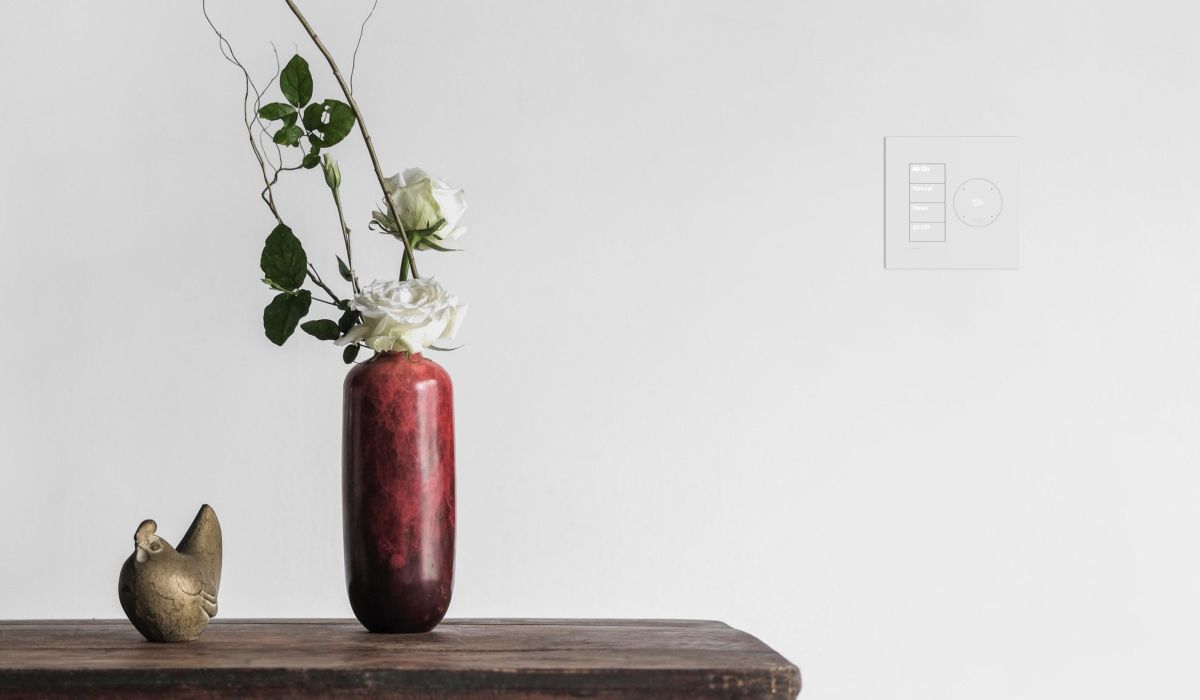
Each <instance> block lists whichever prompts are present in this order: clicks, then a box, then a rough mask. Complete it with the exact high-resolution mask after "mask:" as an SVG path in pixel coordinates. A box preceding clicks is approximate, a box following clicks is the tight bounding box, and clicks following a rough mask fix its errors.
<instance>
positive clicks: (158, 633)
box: [117, 505, 221, 642]
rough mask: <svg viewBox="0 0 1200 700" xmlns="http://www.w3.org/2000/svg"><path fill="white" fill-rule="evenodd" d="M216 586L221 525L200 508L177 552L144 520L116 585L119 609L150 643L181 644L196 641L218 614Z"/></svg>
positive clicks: (214, 515) (209, 510)
mask: <svg viewBox="0 0 1200 700" xmlns="http://www.w3.org/2000/svg"><path fill="white" fill-rule="evenodd" d="M220 585H221V524H220V523H219V522H217V513H216V511H214V510H213V509H212V508H211V507H209V506H207V505H205V506H201V507H200V512H199V513H197V514H196V519H195V520H193V521H192V526H191V527H190V528H188V531H187V533H186V534H184V536H183V539H181V540H179V547H178V548H176V547H172V546H171V544H170V543H169V542H167V541H166V540H164V539H163V538H162V537H159V535H158V524H157V523H155V522H154V521H153V520H143V521H142V524H141V525H138V527H137V530H135V531H134V533H133V553H132V554H130V555H129V558H128V559H126V560H125V566H123V567H122V568H121V576H120V579H119V580H118V582H117V596H118V597H119V598H120V600H121V607H122V608H123V609H124V610H125V615H126V616H128V617H129V621H130V622H132V623H133V626H134V627H136V628H137V629H138V631H139V632H141V633H142V635H143V636H144V637H146V639H149V640H150V641H152V642H184V641H189V640H192V639H195V638H197V637H199V636H200V633H201V632H203V631H204V628H205V627H207V626H208V621H209V620H210V619H212V618H213V617H215V616H216V614H217V590H218V589H219V588H220Z"/></svg>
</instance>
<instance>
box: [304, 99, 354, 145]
mask: <svg viewBox="0 0 1200 700" xmlns="http://www.w3.org/2000/svg"><path fill="white" fill-rule="evenodd" d="M304 128H305V129H308V130H309V131H310V132H313V133H315V134H316V136H317V140H316V141H315V143H317V144H318V145H320V146H323V147H325V148H328V147H329V146H333V145H335V144H337V143H339V142H340V141H341V140H342V139H344V138H346V136H347V135H348V134H349V133H350V131H351V130H353V129H354V110H353V109H351V108H350V105H348V104H346V103H345V102H339V101H338V100H325V101H324V102H314V103H313V104H311V105H309V106H308V107H307V108H305V110H304ZM310 138H311V137H310Z"/></svg>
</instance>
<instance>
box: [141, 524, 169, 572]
mask: <svg viewBox="0 0 1200 700" xmlns="http://www.w3.org/2000/svg"><path fill="white" fill-rule="evenodd" d="M157 532H158V523H156V522H154V521H153V520H143V521H142V524H141V525H138V529H137V531H136V532H134V533H133V554H134V561H136V562H137V563H138V564H143V563H145V562H146V561H147V560H148V559H150V557H153V556H157V555H158V554H161V553H162V552H163V551H168V552H174V551H175V548H174V547H172V546H171V545H170V544H168V543H167V541H166V540H164V539H163V538H161V537H159V536H158V534H157Z"/></svg>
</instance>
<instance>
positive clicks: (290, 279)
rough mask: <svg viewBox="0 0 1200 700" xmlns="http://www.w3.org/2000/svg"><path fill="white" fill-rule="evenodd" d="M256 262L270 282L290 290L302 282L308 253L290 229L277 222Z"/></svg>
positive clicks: (306, 266)
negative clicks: (260, 256)
mask: <svg viewBox="0 0 1200 700" xmlns="http://www.w3.org/2000/svg"><path fill="white" fill-rule="evenodd" d="M258 264H259V266H260V267H261V268H262V271H263V274H264V275H266V276H267V279H269V280H270V281H271V282H272V283H274V284H275V285H278V286H279V287H280V288H282V289H287V290H292V289H297V288H299V287H300V285H302V284H304V276H305V271H306V269H307V268H308V255H307V254H306V253H305V252H304V246H302V245H301V244H300V239H299V238H296V236H295V235H294V234H293V233H292V230H291V229H290V228H288V227H287V226H286V225H284V224H279V225H278V226H276V227H275V229H274V230H273V231H271V235H269V236H267V241H266V244H265V245H264V246H263V252H262V258H261V259H260V260H259V263H258Z"/></svg>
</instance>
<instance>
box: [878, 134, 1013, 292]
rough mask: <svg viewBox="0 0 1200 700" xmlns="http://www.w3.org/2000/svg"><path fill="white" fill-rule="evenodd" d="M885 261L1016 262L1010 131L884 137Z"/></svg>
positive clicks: (907, 264) (906, 265)
mask: <svg viewBox="0 0 1200 700" xmlns="http://www.w3.org/2000/svg"><path fill="white" fill-rule="evenodd" d="M884 151H885V154H884V155H885V157H884V183H885V184H884V228H885V231H884V264H885V266H886V267H887V268H888V269H938V268H944V269H945V268H953V269H1016V267H1017V263H1018V262H1019V237H1018V226H1017V209H1018V207H1017V184H1018V183H1017V175H1018V173H1017V170H1018V164H1017V139H1016V138H1015V137H1012V136H933V137H927V136H889V137H887V138H886V139H884Z"/></svg>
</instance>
